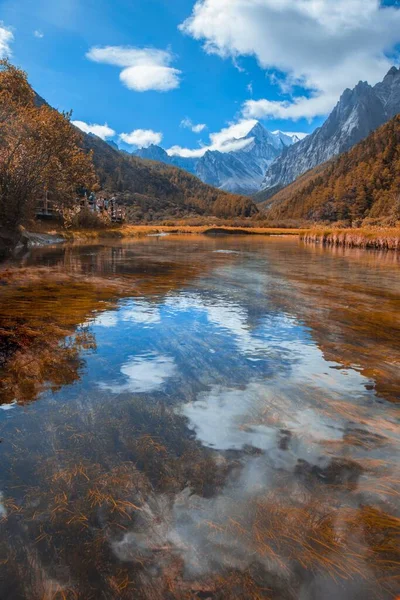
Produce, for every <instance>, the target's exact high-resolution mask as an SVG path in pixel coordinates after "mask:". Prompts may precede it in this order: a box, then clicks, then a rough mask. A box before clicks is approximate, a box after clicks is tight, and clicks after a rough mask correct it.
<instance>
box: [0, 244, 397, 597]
mask: <svg viewBox="0 0 400 600" xmlns="http://www.w3.org/2000/svg"><path fill="white" fill-rule="evenodd" d="M399 266H400V261H399V256H398V254H396V253H378V252H372V251H371V252H369V251H358V250H345V249H337V250H330V249H323V248H319V247H315V246H306V245H302V244H301V243H299V242H298V241H297V239H290V238H286V237H282V238H264V237H245V236H240V237H234V236H232V237H230V236H229V237H226V238H225V237H221V238H216V239H209V238H206V237H200V236H199V237H196V236H189V237H185V236H179V237H178V236H168V237H164V238H155V237H152V238H147V239H142V240H137V241H131V242H123V243H115V242H107V243H104V244H98V245H82V246H78V245H73V246H65V247H62V246H58V247H54V248H46V249H37V250H34V251H32V252H30V253H29V254H27V255H26V256H23V257H21V258H20V259H19V261H14V262H9V263H7V264H4V265H2V272H3V274H4V273H5V272H6V271H7V273H8V275H7V277H17V275H16V274H18V273H20V274H21V275H18V276H21V277H22V279H23V281H21V282H20V283H19V284H18V285H15V284H14V285H13V284H11V283H10V279H4V278H3V280H0V282H1V281H3V285H2V286H0V303H1V305H0V337H1V335H3V338H4V339H5V340H6V342H7V343H6V342H3V346H4V348H6V351H4V353H3V354H4V356H5V358H4V359H3V368H2V371H0V374H1V375H2V379H3V386H2V387H1V388H0V439H1V444H0V460H1V463H0V464H1V473H0V519H1V521H0V529H1V536H0V574H1V576H0V598H1V599H2V600H5V599H14V598H15V599H18V600H19V599H29V600H31V599H36V598H38V599H39V598H40V599H41V598H84V599H90V598H96V599H97V598H107V599H108V598H135V599H136V598H146V599H153V598H154V599H157V600H158V599H169V598H179V599H180V598H182V599H183V598H185V599H186V598H213V599H214V598H249V599H250V598H273V599H278V598H279V599H280V598H282V599H286V598H288V599H298V598H299V599H302V600H303V599H304V600H308V599H315V600H320V599H324V600H325V599H335V598H340V599H341V600H346V599H353V598H355V599H357V598H360V599H361V598H362V599H367V600H368V599H369V598H371V599H372V598H384V599H386V598H395V597H396V594H398V593H400V588H399V583H400V571H399V568H398V567H399V563H400V553H399V547H400V545H399V541H400V539H399V537H398V536H399V532H400V521H399V516H400V515H399V509H400V503H399V494H400V484H399V448H400V445H399V441H400V440H399V431H400V429H399V420H398V416H399V414H398V410H399V409H398V402H399V400H400V368H399V366H400V310H399V309H400V269H399ZM0 276H1V271H0ZM10 332H12V334H11V333H10ZM32 332H33V333H32ZM18 336H19V337H18ZM10 340H11V341H10ZM50 342H51V343H50ZM0 349H1V347H0Z"/></svg>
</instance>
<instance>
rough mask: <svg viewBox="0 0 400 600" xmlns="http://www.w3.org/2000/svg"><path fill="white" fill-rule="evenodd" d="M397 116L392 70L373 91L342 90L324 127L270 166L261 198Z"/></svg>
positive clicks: (363, 87) (397, 76) (398, 75)
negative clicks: (264, 193) (264, 190)
mask: <svg viewBox="0 0 400 600" xmlns="http://www.w3.org/2000/svg"><path fill="white" fill-rule="evenodd" d="M399 112H400V69H397V68H396V67H392V68H391V69H390V71H389V72H388V73H387V75H386V77H385V78H384V79H383V81H382V82H380V83H378V84H376V85H375V86H373V87H372V86H371V85H369V84H368V83H367V82H365V81H360V82H359V83H358V84H357V85H356V86H355V88H354V89H352V90H350V89H346V90H345V91H344V92H343V94H342V96H341V98H340V100H339V102H338V103H337V105H336V106H335V108H334V109H333V111H332V113H331V114H330V115H329V117H328V118H327V120H326V121H325V123H324V124H323V125H322V126H321V127H319V128H318V129H316V130H315V131H314V132H313V133H312V134H311V135H309V136H307V137H306V138H305V139H304V140H301V141H300V142H299V143H298V144H295V145H294V146H292V147H290V148H287V149H285V150H284V151H283V153H282V154H281V156H279V157H278V158H277V159H276V160H275V161H274V162H273V163H272V164H271V166H270V167H269V168H268V170H267V172H266V176H265V178H264V181H263V186H262V187H263V188H264V189H266V195H265V197H266V198H267V197H268V196H270V195H271V194H270V192H269V191H268V190H270V189H271V188H278V189H279V188H281V187H283V186H285V185H288V184H289V183H291V182H292V181H294V180H295V179H296V178H297V177H299V176H300V175H302V174H303V173H305V172H306V171H308V170H309V169H312V168H314V167H316V166H317V165H319V164H321V163H323V162H325V161H327V160H329V159H331V158H332V157H334V156H337V155H338V154H341V153H342V152H346V151H347V150H349V149H350V148H352V147H353V146H354V145H355V144H357V143H358V142H360V141H361V140H363V139H365V138H366V137H367V136H368V135H369V134H370V133H371V132H372V131H374V130H375V129H377V127H379V126H380V125H383V124H384V123H386V122H387V121H388V120H389V119H391V118H392V117H394V116H395V115H396V114H397V113H399ZM262 199H264V198H263V197H262V195H261V196H260V195H258V196H257V200H262Z"/></svg>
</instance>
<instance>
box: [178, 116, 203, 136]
mask: <svg viewBox="0 0 400 600" xmlns="http://www.w3.org/2000/svg"><path fill="white" fill-rule="evenodd" d="M181 127H184V128H185V129H190V130H191V131H193V133H201V132H202V131H204V129H206V128H207V125H206V124H205V123H199V124H198V125H195V124H194V123H193V121H192V120H191V119H189V118H188V117H185V119H182V121H181Z"/></svg>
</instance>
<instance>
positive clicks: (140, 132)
mask: <svg viewBox="0 0 400 600" xmlns="http://www.w3.org/2000/svg"><path fill="white" fill-rule="evenodd" d="M119 137H120V140H122V141H123V142H125V144H129V145H130V146H137V147H138V148H148V147H149V146H150V145H151V144H155V145H156V146H158V145H159V144H160V143H161V141H162V139H163V135H162V133H159V132H156V131H153V130H152V129H135V130H134V131H131V133H121V135H120V136H119Z"/></svg>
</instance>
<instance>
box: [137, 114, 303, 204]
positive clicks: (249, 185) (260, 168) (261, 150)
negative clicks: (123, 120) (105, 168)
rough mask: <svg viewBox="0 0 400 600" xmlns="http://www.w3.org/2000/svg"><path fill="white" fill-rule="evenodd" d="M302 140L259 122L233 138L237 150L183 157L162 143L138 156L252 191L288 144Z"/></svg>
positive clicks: (234, 190)
mask: <svg viewBox="0 0 400 600" xmlns="http://www.w3.org/2000/svg"><path fill="white" fill-rule="evenodd" d="M299 141H300V138H299V137H297V135H296V134H285V133H283V132H281V131H275V132H270V131H267V129H266V128H265V127H264V126H263V125H261V123H256V124H255V125H254V126H253V127H252V129H251V130H250V131H249V132H248V133H247V134H246V135H245V136H244V137H242V138H235V139H233V140H230V142H232V143H233V145H237V146H238V147H239V148H238V149H237V150H231V151H229V152H221V151H218V150H207V152H205V154H204V155H203V156H202V157H201V158H184V157H181V156H170V155H169V154H168V153H167V152H166V151H165V150H164V149H163V148H161V147H160V146H155V145H151V146H149V147H148V148H141V149H140V150H138V151H137V152H136V156H139V157H140V158H146V159H148V160H155V161H158V162H163V163H165V164H168V165H173V166H176V167H179V168H181V169H185V170H186V171H189V172H190V173H192V174H194V175H196V176H197V177H198V178H199V179H201V181H203V182H204V183H207V184H209V185H212V186H214V187H217V188H219V189H221V190H225V191H229V192H232V193H235V194H244V195H252V194H254V193H256V192H258V191H259V190H260V189H261V186H262V183H263V181H264V177H265V172H266V170H267V169H268V167H269V166H270V165H271V164H272V163H273V161H274V160H275V159H276V158H277V157H278V156H279V155H280V154H281V153H282V152H283V151H284V150H285V148H288V147H290V146H292V145H293V144H295V143H297V142H299ZM240 142H242V143H240ZM246 142H247V143H246Z"/></svg>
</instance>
